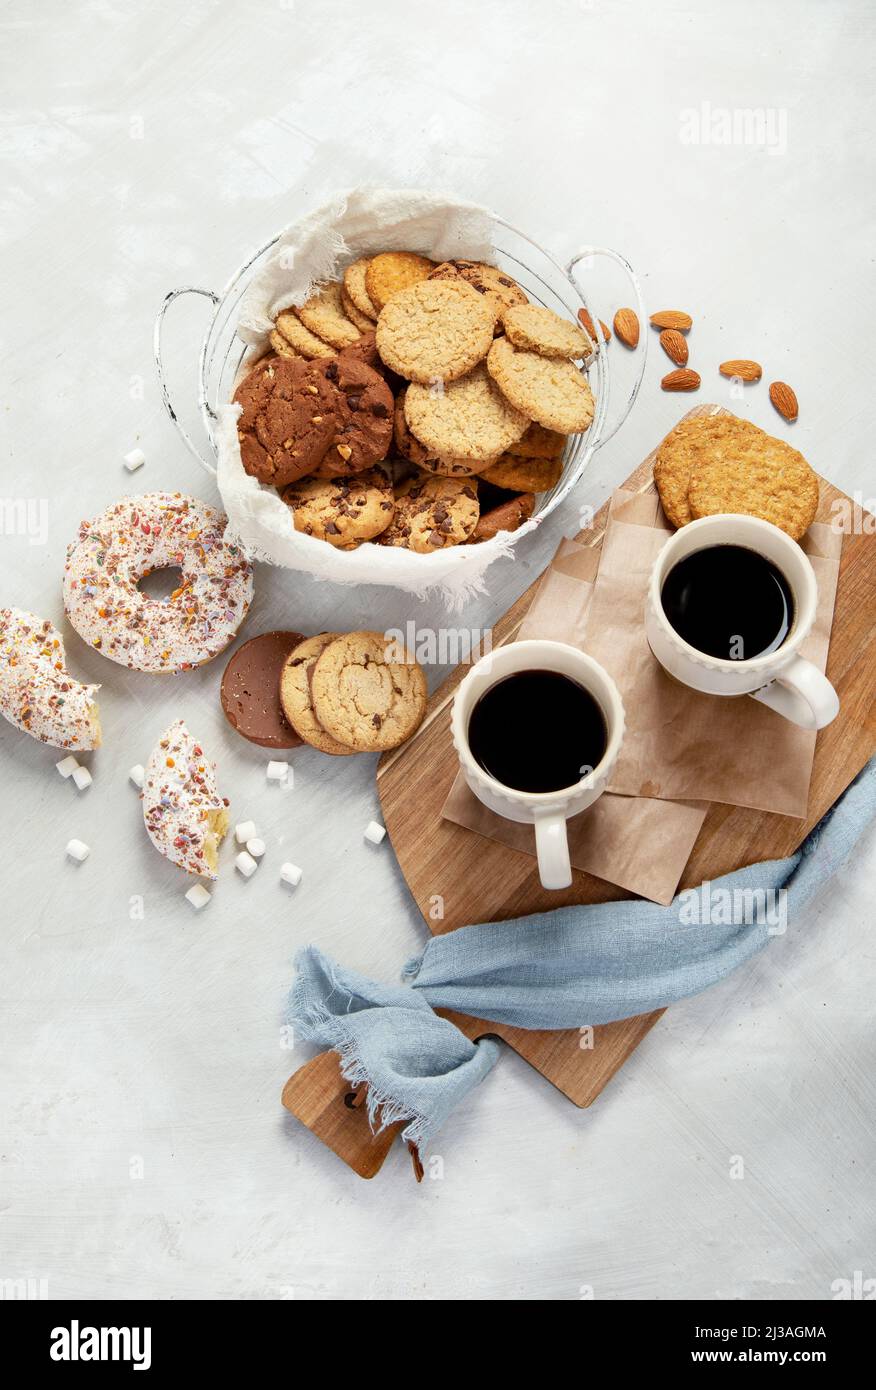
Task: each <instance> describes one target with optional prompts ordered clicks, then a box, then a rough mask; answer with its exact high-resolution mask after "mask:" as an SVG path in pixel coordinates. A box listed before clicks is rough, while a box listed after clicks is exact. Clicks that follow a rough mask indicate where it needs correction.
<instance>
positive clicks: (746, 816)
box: [283, 405, 876, 1177]
mask: <svg viewBox="0 0 876 1390" xmlns="http://www.w3.org/2000/svg"><path fill="white" fill-rule="evenodd" d="M716 408H717V407H715V406H711V405H703V406H698V407H696V408H695V409H694V410H692V411H691V412H690V413H689V417H688V418H690V417H691V416H697V415H706V414H711V413H713V412H714V411H715V409H716ZM655 453H656V450H655ZM654 456H655V454H654V453H652V454H650V455H649V456H648V458H646V459H645V460H644V462H643V463H642V464H641V465H640V466H639V467H638V468H637V469H636V471H635V472H634V473H633V474H631V476H630V477H629V478H628V479H627V481H626V482H625V483H624V484H623V486H624V487H625V488H626V489H628V490H630V491H633V492H646V491H649V490H653V487H654V483H653V463H654ZM838 499H845V502H846V503H847V508H848V514H849V515H850V516H851V517H852V518H853V521H855V526H854V527H853V528H852V529H851V530H849V531H848V532H847V533H846V534H845V535H844V537H843V549H842V559H841V564H840V575H839V585H838V589H837V598H836V610H835V614H834V623H833V629H832V632H831V644H830V655H829V658H828V664H827V675H828V677H829V678H830V680H831V681H832V682H833V685H834V686H835V688H836V690H837V691H838V693H839V696H840V702H841V709H840V714H839V716H838V718H837V719H836V720H835V721H834V722H833V724H831V725H830V726H829V727H828V728H827V729H824V730H822V732H821V733H820V734H819V736H818V740H817V744H816V751H815V764H814V768H813V773H812V782H811V786H810V792H809V814H808V816H807V818H806V820H805V821H800V820H795V819H792V818H790V817H786V816H777V815H772V814H769V813H766V812H763V811H756V810H751V809H748V808H745V807H737V806H724V805H719V804H717V803H715V804H713V805H712V806H711V808H710V809H709V811H708V814H707V815H706V819H705V821H704V823H703V828H702V830H701V832H700V835H699V837H698V839H697V842H696V844H695V846H694V850H693V854H692V855H691V858H690V860H689V861H688V864H687V867H686V869H685V872H684V875H683V877H682V880H681V883H680V885H679V891H681V890H682V889H684V888H689V887H692V886H694V885H696V884H699V883H701V882H702V881H703V880H704V879H707V878H708V879H715V878H718V877H719V876H720V875H721V874H725V873H729V872H730V871H732V870H733V869H737V868H739V867H741V866H742V865H743V864H749V863H753V862H757V861H761V860H765V859H778V858H782V857H783V856H785V855H788V854H791V853H792V852H793V851H794V850H795V849H796V848H797V847H798V845H799V844H800V842H801V841H802V840H803V839H804V838H805V836H806V835H807V834H808V832H809V831H810V830H811V828H812V827H813V825H815V823H816V822H817V821H818V820H820V818H821V817H822V815H823V814H824V812H825V811H826V810H827V809H828V807H829V806H831V805H832V804H833V802H834V801H835V800H836V799H837V797H838V796H839V795H840V793H841V792H842V791H844V790H845V788H846V787H847V786H848V784H849V783H850V782H851V781H852V780H853V778H854V777H855V776H856V775H857V773H858V772H859V771H860V770H861V768H862V767H863V766H864V764H865V763H866V762H867V761H868V759H869V758H870V757H871V756H872V754H873V752H874V750H876V723H874V701H873V689H874V684H876V536H874V534H873V532H872V531H866V532H865V531H864V530H863V524H862V523H863V521H864V519H865V517H866V514H864V515H862V513H861V511H860V508H859V509H858V511H857V514H856V513H855V511H854V508H853V505H852V503H851V501H850V499H848V498H845V494H843V493H841V492H840V491H839V490H838V489H837V488H835V487H833V485H832V484H831V483H829V482H827V481H826V480H824V479H822V481H821V501H820V507H819V512H818V518H817V519H818V520H820V521H825V522H829V521H831V520H832V518H833V516H834V511H833V504H834V503H835V502H836V501H837V500H838ZM607 520H608V505H607V504H606V505H605V506H603V507H602V508H601V510H600V511H599V512H598V513H597V515H596V517H595V519H594V523H593V525H592V526H591V527H590V528H589V529H588V530H587V531H583V532H581V534H580V535H579V536H578V537H577V539H578V541H580V542H581V543H582V544H584V545H592V546H599V545H601V543H602V537H603V535H604V533H605V527H606V524H607ZM537 583H538V580H536V581H535V582H534V583H533V584H532V585H531V586H530V587H529V589H527V590H526V592H525V593H524V594H522V595H521V597H520V598H519V599H518V600H517V602H516V603H515V604H514V605H513V607H512V608H510V609H509V610H508V612H507V613H505V615H504V616H503V617H502V618H500V619H499V620H498V622H497V623H496V624H495V626H494V629H493V645H494V646H497V645H499V644H501V643H503V642H507V641H512V640H513V639H514V636H515V634H516V631H517V629H518V628H519V626H520V624H521V622H522V620H523V617H524V615H525V614H526V612H527V609H528V607H529V604H530V602H531V600H532V597H533V594H534V591H535V588H536V585H537ZM467 669H468V667H467V666H462V667H459V668H457V670H456V671H454V672H453V673H452V674H451V675H450V676H448V677H447V679H446V680H445V681H444V682H443V684H442V685H441V686H440V687H439V688H438V690H436V692H435V694H434V695H433V696H432V698H431V700H430V701H429V708H428V712H427V715H426V719H425V720H424V722H423V724H422V725H421V727H420V729H419V731H418V733H417V734H416V735H415V736H414V738H413V739H411V740H410V741H409V742H408V743H407V744H405V745H404V747H403V748H400V749H397V750H395V751H394V752H392V753H387V754H385V755H384V757H383V758H382V759H381V762H380V764H379V767H378V771H377V780H378V788H379V791H380V800H381V805H382V807H383V816H384V821H385V824H386V827H387V830H388V831H389V836H390V839H391V841H392V846H393V849H394V850H395V853H396V857H397V858H398V862H399V865H400V867H401V870H402V872H403V874H404V876H405V878H406V880H407V883H408V886H409V887H410V890H411V892H412V894H413V896H414V899H415V901H416V903H417V906H418V907H419V909H420V911H421V912H422V914H423V917H424V920H425V922H426V925H427V926H428V928H429V930H430V931H431V932H433V933H434V934H439V933H443V932H448V931H454V930H455V929H456V928H457V927H461V926H467V925H469V924H470V923H473V922H491V921H501V920H503V919H507V918H511V917H519V916H521V915H523V914H526V913H530V912H543V911H546V910H548V909H549V908H554V907H562V906H565V905H566V904H569V903H595V902H605V901H607V900H609V899H612V898H623V897H625V896H628V895H627V894H626V893H625V892H624V890H622V889H620V888H616V887H614V886H613V885H612V884H609V883H606V882H605V881H604V880H602V879H597V878H593V877H591V876H590V875H589V874H585V873H582V872H579V871H574V876H573V881H572V885H571V887H570V888H568V889H564V890H562V891H560V892H547V891H546V890H545V889H543V888H542V887H541V884H540V882H539V878H538V872H537V868H536V863H535V859H534V858H533V857H532V856H530V855H527V854H522V853H519V852H518V851H516V850H512V849H509V848H508V847H507V846H505V845H501V844H499V843H498V842H496V841H493V840H487V839H484V838H483V837H481V836H480V835H476V834H474V833H473V832H471V831H468V830H465V829H463V828H462V827H461V826H457V825H454V824H452V823H451V822H449V821H445V820H443V819H442V817H441V810H442V807H443V805H444V802H445V800H446V799H447V793H448V792H449V790H450V787H451V785H452V783H453V780H454V777H455V775H456V770H457V761H456V756H455V754H454V751H453V745H452V741H451V736H450V706H451V703H452V700H453V695H454V693H455V691H456V687H457V685H458V684H459V682H460V681H461V679H462V677H463V676H464V675H465V673H466V671H467ZM437 896H440V897H441V899H443V912H444V915H443V917H442V918H441V919H440V920H435V919H434V917H433V916H430V910H431V909H432V908H433V904H434V903H435V901H436V897H437ZM663 1012H664V1010H662V1009H660V1010H656V1011H655V1012H654V1013H650V1014H643V1015H641V1016H639V1017H637V1018H630V1019H624V1020H621V1021H620V1022H618V1023H609V1024H604V1025H602V1026H600V1027H597V1028H595V1029H593V1030H592V1031H593V1036H592V1040H591V1039H590V1038H589V1037H588V1036H587V1035H583V1036H582V1033H581V1031H580V1030H577V1029H570V1030H566V1031H563V1032H530V1031H527V1030H525V1029H521V1028H511V1027H507V1026H505V1025H502V1024H495V1023H485V1022H483V1021H480V1020H478V1019H472V1018H467V1017H464V1016H462V1015H457V1014H452V1013H448V1014H447V1017H450V1018H452V1019H453V1020H454V1022H455V1023H456V1024H457V1025H458V1026H459V1027H460V1028H461V1029H462V1030H463V1032H465V1033H466V1034H467V1035H468V1036H469V1037H470V1038H479V1037H483V1036H485V1035H486V1034H491V1035H493V1036H498V1037H501V1038H502V1039H504V1041H505V1042H506V1043H507V1044H508V1045H509V1046H510V1047H512V1048H513V1049H514V1051H515V1052H517V1053H519V1054H520V1056H521V1057H524V1058H526V1060H527V1061H528V1062H530V1063H531V1064H532V1065H533V1066H534V1067H535V1068H536V1069H537V1070H538V1071H540V1072H541V1074H542V1075H543V1076H544V1077H546V1078H547V1080H548V1081H550V1082H552V1083H553V1085H555V1086H557V1087H558V1088H559V1089H560V1090H561V1091H563V1092H564V1094H565V1095H567V1096H568V1097H569V1099H570V1100H572V1101H573V1102H574V1103H575V1104H576V1105H579V1106H587V1105H590V1104H591V1103H592V1102H593V1101H594V1100H595V1099H596V1097H597V1096H598V1095H599V1093H600V1091H601V1090H602V1088H603V1087H604V1086H605V1085H606V1084H607V1082H608V1081H609V1080H610V1079H611V1077H612V1076H613V1075H614V1074H615V1072H616V1071H617V1070H618V1068H619V1067H620V1066H622V1065H623V1063H624V1062H625V1061H626V1059H627V1057H629V1055H630V1053H631V1052H632V1051H633V1050H634V1049H635V1048H636V1047H637V1046H638V1045H639V1043H640V1042H641V1041H642V1039H643V1038H644V1037H645V1035H646V1033H648V1032H649V1031H650V1029H651V1028H653V1026H654V1024H655V1023H656V1022H657V1020H658V1019H659V1018H660V1016H661V1014H662V1013H663ZM586 1022H587V1020H586V1019H582V1024H586ZM591 1041H592V1045H590V1044H591ZM582 1044H583V1045H582ZM317 1073H318V1077H317ZM352 1099H353V1098H352V1095H351V1093H350V1088H349V1086H348V1085H347V1084H346V1083H344V1082H343V1081H342V1080H341V1079H340V1078H339V1075H338V1073H337V1067H336V1059H334V1056H333V1054H322V1056H321V1057H319V1058H315V1059H313V1061H312V1062H310V1063H308V1064H306V1066H305V1067H302V1068H301V1069H300V1071H299V1072H296V1073H295V1075H294V1076H292V1077H291V1078H290V1080H289V1082H288V1083H287V1086H286V1089H285V1091H284V1093H283V1103H284V1105H286V1107H287V1109H289V1110H291V1111H292V1112H293V1113H294V1114H296V1115H298V1117H299V1118H300V1119H302V1120H303V1121H304V1123H305V1124H307V1125H308V1127H309V1128H311V1129H312V1130H313V1131H314V1133H316V1134H317V1135H318V1137H319V1138H321V1139H322V1141H323V1142H324V1143H327V1144H328V1145H329V1147H330V1148H333V1149H334V1150H335V1152H336V1153H338V1154H339V1156H340V1157H342V1158H343V1159H344V1160H345V1162H347V1163H349V1164H350V1166H351V1167H352V1168H354V1169H355V1171H357V1172H359V1173H361V1175H362V1176H363V1177H371V1176H373V1174H374V1173H375V1172H376V1171H377V1170H378V1168H379V1167H380V1165H381V1164H382V1162H383V1160H384V1158H385V1157H386V1154H387V1152H388V1151H389V1147H390V1144H391V1142H392V1137H393V1136H392V1135H391V1134H390V1133H388V1132H387V1133H385V1134H383V1135H381V1136H379V1137H378V1138H377V1139H374V1138H373V1136H372V1135H371V1132H370V1130H369V1128H368V1125H367V1120H366V1119H365V1115H364V1111H363V1109H362V1108H361V1107H358V1106H356V1105H355V1104H352ZM339 1107H342V1108H343V1110H344V1114H343V1115H341V1114H340V1110H339Z"/></svg>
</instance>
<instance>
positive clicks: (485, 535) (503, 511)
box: [469, 492, 535, 545]
mask: <svg viewBox="0 0 876 1390" xmlns="http://www.w3.org/2000/svg"><path fill="white" fill-rule="evenodd" d="M534 507H535V498H534V497H533V495H532V493H531V492H522V493H520V495H519V496H517V497H511V498H509V500H508V501H507V502H500V504H499V506H498V507H493V508H492V510H491V511H488V512H481V515H480V518H479V520H478V524H477V526H476V527H475V529H474V531H473V532H472V534H471V536H470V537H469V543H470V544H471V545H477V544H478V543H479V542H480V541H491V540H492V539H493V537H494V536H498V534H499V532H500V531H516V530H517V529H518V528H519V527H521V526H522V525H523V523H524V521H528V520H529V518H530V517H531V516H532V513H533V509H534Z"/></svg>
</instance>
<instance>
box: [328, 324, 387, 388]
mask: <svg viewBox="0 0 876 1390" xmlns="http://www.w3.org/2000/svg"><path fill="white" fill-rule="evenodd" d="M341 358H343V360H344V361H345V362H364V364H365V366H366V367H370V368H371V370H372V371H373V372H379V374H380V375H381V376H382V375H383V372H384V366H383V363H382V362H381V360H380V354H379V353H378V351H377V335H376V333H375V332H374V327H373V325H372V327H371V328H370V329H369V330H368V332H367V333H363V334H362V337H361V338H360V339H359V341H358V342H356V343H352V344H351V345H350V347H345V348H344V349H343V350H342V351H341V352H340V353H339V354H338V359H339V360H340V359H341Z"/></svg>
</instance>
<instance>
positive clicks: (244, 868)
mask: <svg viewBox="0 0 876 1390" xmlns="http://www.w3.org/2000/svg"><path fill="white" fill-rule="evenodd" d="M234 862H235V864H236V866H237V868H238V869H239V870H240V872H241V873H242V874H243V876H244V878H252V876H253V874H254V873H255V871H256V869H257V868H258V864H257V863H256V861H255V860H254V859H253V857H252V855H251V854H247V852H246V850H245V849H242V850H241V851H240V854H238V856H237V858H236V859H235V861H234Z"/></svg>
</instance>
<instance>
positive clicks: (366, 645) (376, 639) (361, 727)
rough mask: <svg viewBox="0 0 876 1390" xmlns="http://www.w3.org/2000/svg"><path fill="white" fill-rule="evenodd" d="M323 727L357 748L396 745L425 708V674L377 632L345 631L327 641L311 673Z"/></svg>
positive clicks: (412, 729) (368, 749) (417, 722)
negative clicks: (343, 634) (329, 641)
mask: <svg viewBox="0 0 876 1390" xmlns="http://www.w3.org/2000/svg"><path fill="white" fill-rule="evenodd" d="M311 689H312V700H313V709H314V712H315V714H316V717H317V719H318V720H319V722H320V724H322V726H323V728H324V729H325V730H326V731H327V732H328V733H329V734H331V735H332V737H334V738H337V739H338V740H339V741H340V742H342V743H344V744H346V745H347V746H348V747H350V748H353V749H355V750H356V751H357V752H359V753H370V752H380V751H383V750H384V749H387V748H397V747H398V745H399V744H400V743H404V741H405V739H408V738H410V736H411V734H413V733H414V732H415V731H416V730H417V729H418V728H419V726H420V724H421V723H422V720H423V716H424V715H425V713H426V698H427V689H426V677H425V675H424V674H423V670H422V667H420V666H419V665H418V664H417V662H416V661H413V660H412V659H409V658H407V653H405V652H403V651H401V650H399V649H398V647H397V646H396V644H394V643H388V642H387V639H386V637H385V636H384V635H383V633H381V632H349V633H347V634H346V636H344V637H338V638H336V640H335V641H334V642H331V643H329V645H328V646H326V648H325V650H324V651H323V652H322V653H321V655H320V656H319V658H318V660H317V662H316V665H315V666H314V668H313V674H312V678H311Z"/></svg>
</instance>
